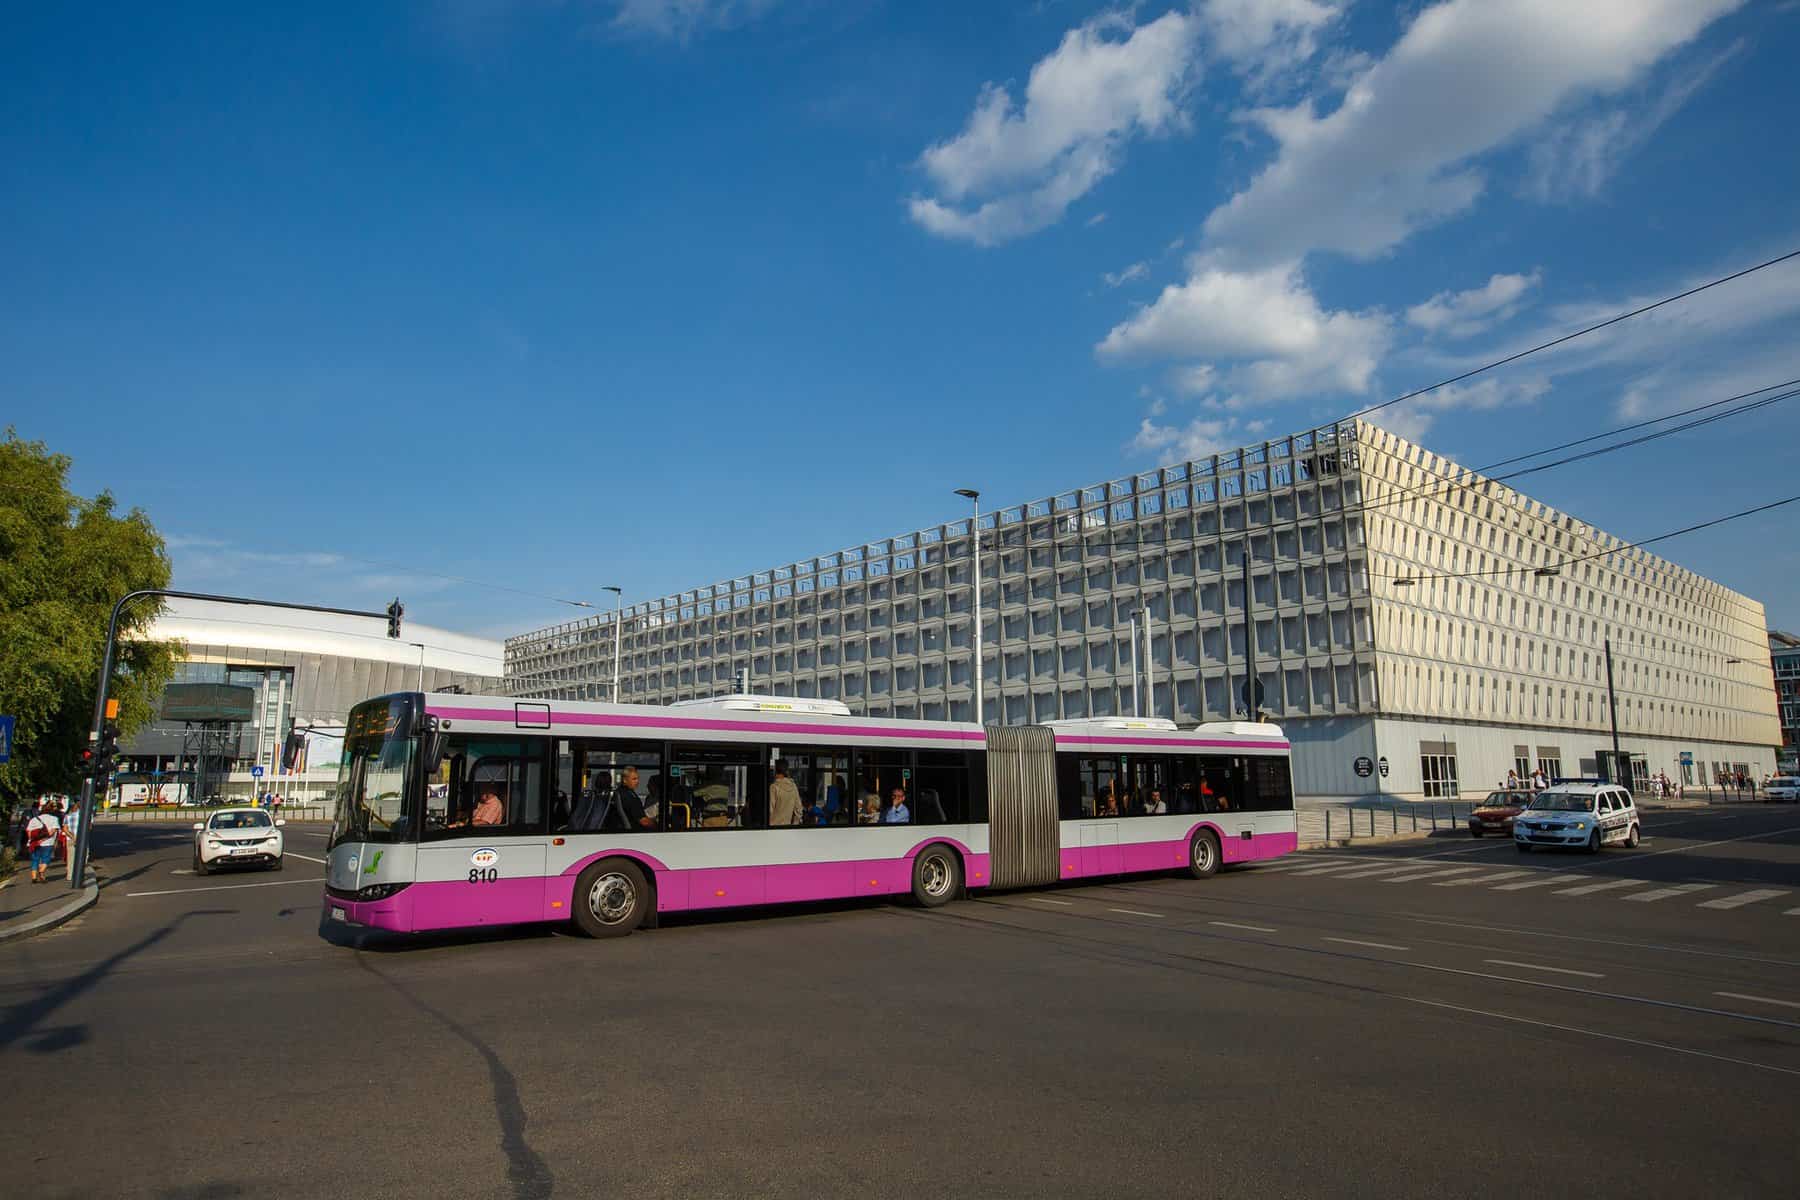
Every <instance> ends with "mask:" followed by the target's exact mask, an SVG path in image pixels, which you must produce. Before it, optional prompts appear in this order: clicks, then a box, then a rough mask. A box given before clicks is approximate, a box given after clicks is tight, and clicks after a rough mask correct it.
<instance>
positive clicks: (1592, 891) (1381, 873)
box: [1257, 855, 1800, 917]
mask: <svg viewBox="0 0 1800 1200" xmlns="http://www.w3.org/2000/svg"><path fill="white" fill-rule="evenodd" d="M1257 869H1258V870H1260V871H1269V872H1274V873H1280V874H1284V875H1291V876H1294V877H1295V878H1300V877H1309V878H1310V877H1315V876H1316V877H1320V878H1328V879H1333V880H1338V879H1355V880H1362V881H1364V882H1367V883H1391V884H1405V883H1416V884H1421V885H1424V886H1427V887H1442V888H1488V889H1491V890H1493V891H1496V892H1503V893H1511V892H1524V891H1535V890H1538V889H1543V894H1545V895H1550V896H1574V897H1589V896H1597V897H1601V898H1605V899H1616V900H1625V901H1629V902H1631V903H1633V904H1661V903H1682V902H1685V903H1687V904H1689V905H1691V906H1692V907H1694V908H1699V909H1707V910H1711V911H1714V912H1731V911H1736V910H1738V909H1744V908H1753V907H1754V908H1756V909H1759V910H1761V911H1768V910H1769V909H1773V908H1775V907H1777V906H1778V905H1779V904H1780V903H1781V902H1782V901H1784V900H1791V899H1794V898H1795V897H1796V896H1797V895H1800V889H1795V888H1772V887H1748V886H1743V885H1738V886H1734V885H1731V884H1723V883H1666V882H1664V881H1661V880H1655V879H1621V878H1618V877H1615V876H1606V877H1602V876H1599V875H1596V874H1594V873H1591V872H1586V871H1570V870H1562V871H1558V870H1552V869H1547V868H1543V867H1536V868H1533V867H1502V866H1489V865H1483V864H1472V863H1452V862H1447V861H1444V860H1441V859H1439V860H1431V859H1419V858H1413V859H1405V860H1401V861H1395V862H1388V863H1378V864H1372V863H1370V861H1369V860H1368V859H1366V858H1318V857H1314V856H1311V855H1290V856H1289V857H1287V858H1284V859H1281V860H1279V861H1277V862H1272V863H1268V864H1266V865H1263V866H1260V867H1258V868H1257ZM1780 911H1781V915H1783V916H1787V917H1796V916H1800V905H1796V906H1794V907H1788V908H1782V909H1781V910H1780Z"/></svg>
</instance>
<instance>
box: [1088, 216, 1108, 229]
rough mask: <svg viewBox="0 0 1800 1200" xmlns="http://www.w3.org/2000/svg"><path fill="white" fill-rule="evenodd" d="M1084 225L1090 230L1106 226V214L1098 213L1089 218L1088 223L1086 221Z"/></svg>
mask: <svg viewBox="0 0 1800 1200" xmlns="http://www.w3.org/2000/svg"><path fill="white" fill-rule="evenodd" d="M1083 224H1085V225H1086V226H1087V227H1088V228H1089V229H1092V228H1093V227H1094V226H1096V225H1104V224H1106V214H1105V213H1103V212H1097V213H1095V214H1094V215H1093V216H1091V217H1089V218H1088V219H1087V220H1086V221H1084V222H1083Z"/></svg>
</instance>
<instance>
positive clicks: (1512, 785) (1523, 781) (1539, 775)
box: [1500, 767, 1550, 792]
mask: <svg viewBox="0 0 1800 1200" xmlns="http://www.w3.org/2000/svg"><path fill="white" fill-rule="evenodd" d="M1500 786H1502V787H1504V788H1505V789H1506V790H1507V791H1509V792H1520V791H1524V790H1526V789H1527V788H1529V789H1530V790H1532V791H1534V792H1541V791H1543V790H1544V789H1545V788H1547V787H1549V786H1550V777H1549V776H1548V775H1545V774H1544V768H1542V767H1539V768H1537V769H1536V770H1535V771H1533V772H1532V773H1531V774H1530V775H1528V776H1524V777H1521V776H1520V775H1519V772H1518V770H1517V769H1516V768H1515V769H1509V770H1508V771H1507V772H1506V782H1505V783H1503V784H1501V785H1500Z"/></svg>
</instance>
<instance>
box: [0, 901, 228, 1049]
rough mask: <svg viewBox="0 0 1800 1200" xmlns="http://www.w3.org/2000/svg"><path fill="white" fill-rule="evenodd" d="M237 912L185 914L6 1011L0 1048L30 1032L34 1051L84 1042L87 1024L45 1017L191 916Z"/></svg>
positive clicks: (217, 910) (214, 910) (216, 910)
mask: <svg viewBox="0 0 1800 1200" xmlns="http://www.w3.org/2000/svg"><path fill="white" fill-rule="evenodd" d="M237 911H238V910H237V909H235V908H200V909H195V910H193V911H192V912H185V913H182V914H181V915H180V916H178V917H176V918H175V919H174V920H173V921H170V922H169V923H168V924H167V925H164V926H163V927H162V928H160V929H157V930H154V931H152V932H151V933H148V934H146V935H145V936H144V937H142V938H140V939H139V940H138V941H136V942H134V943H133V944H132V945H129V946H127V947H125V949H123V950H120V951H119V952H118V953H117V954H113V955H110V956H109V957H107V958H103V959H101V960H100V961H99V962H97V963H95V964H94V965H93V966H91V967H89V968H88V969H87V970H85V971H83V972H82V973H81V974H79V975H76V976H74V977H73V978H71V979H68V980H65V981H64V982H62V983H60V984H58V985H57V986H55V987H53V988H51V989H49V990H48V991H46V992H44V993H42V994H41V995H38V996H34V997H32V998H31V999H30V1000H27V1001H25V1002H24V1003H22V1004H15V1005H13V1006H12V1007H11V1008H9V1009H7V1010H6V1015H5V1016H4V1017H0V1050H8V1049H11V1048H12V1046H13V1044H14V1043H17V1042H24V1039H25V1038H26V1037H27V1036H28V1035H34V1037H33V1040H32V1041H30V1042H28V1043H25V1049H27V1050H29V1051H31V1052H32V1053H33V1054H54V1053H56V1052H58V1051H61V1050H67V1049H70V1048H71V1047H74V1046H79V1045H81V1044H82V1043H84V1042H86V1041H87V1038H88V1031H87V1026H86V1025H61V1026H55V1027H49V1028H46V1027H44V1026H43V1024H42V1023H43V1021H44V1020H45V1018H47V1017H49V1016H50V1015H51V1014H53V1013H55V1012H56V1011H57V1010H58V1009H60V1008H62V1007H63V1006H64V1005H66V1004H68V1003H69V1002H70V1001H71V1000H73V999H75V998H76V997H77V996H80V995H82V994H83V993H84V992H87V991H89V990H91V989H92V988H93V987H95V986H96V985H97V984H98V983H99V982H100V981H101V980H102V979H105V978H106V977H107V976H108V975H109V974H111V973H112V971H113V970H114V969H115V968H116V967H118V966H119V964H121V963H123V962H125V961H126V960H128V959H130V958H133V957H135V956H136V955H139V954H142V953H143V952H144V951H146V950H148V949H149V948H150V947H152V946H154V945H156V944H157V943H158V942H160V941H162V940H163V939H165V938H167V937H168V936H169V935H170V934H172V933H174V932H175V931H176V929H178V928H180V926H181V924H182V922H184V921H186V920H188V919H189V918H190V917H227V916H232V915H234V914H236V913H237Z"/></svg>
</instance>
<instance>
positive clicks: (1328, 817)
mask: <svg viewBox="0 0 1800 1200" xmlns="http://www.w3.org/2000/svg"><path fill="white" fill-rule="evenodd" d="M1325 840H1326V841H1328V842H1329V841H1330V840H1331V810H1330V809H1329V808H1328V809H1326V810H1325Z"/></svg>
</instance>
